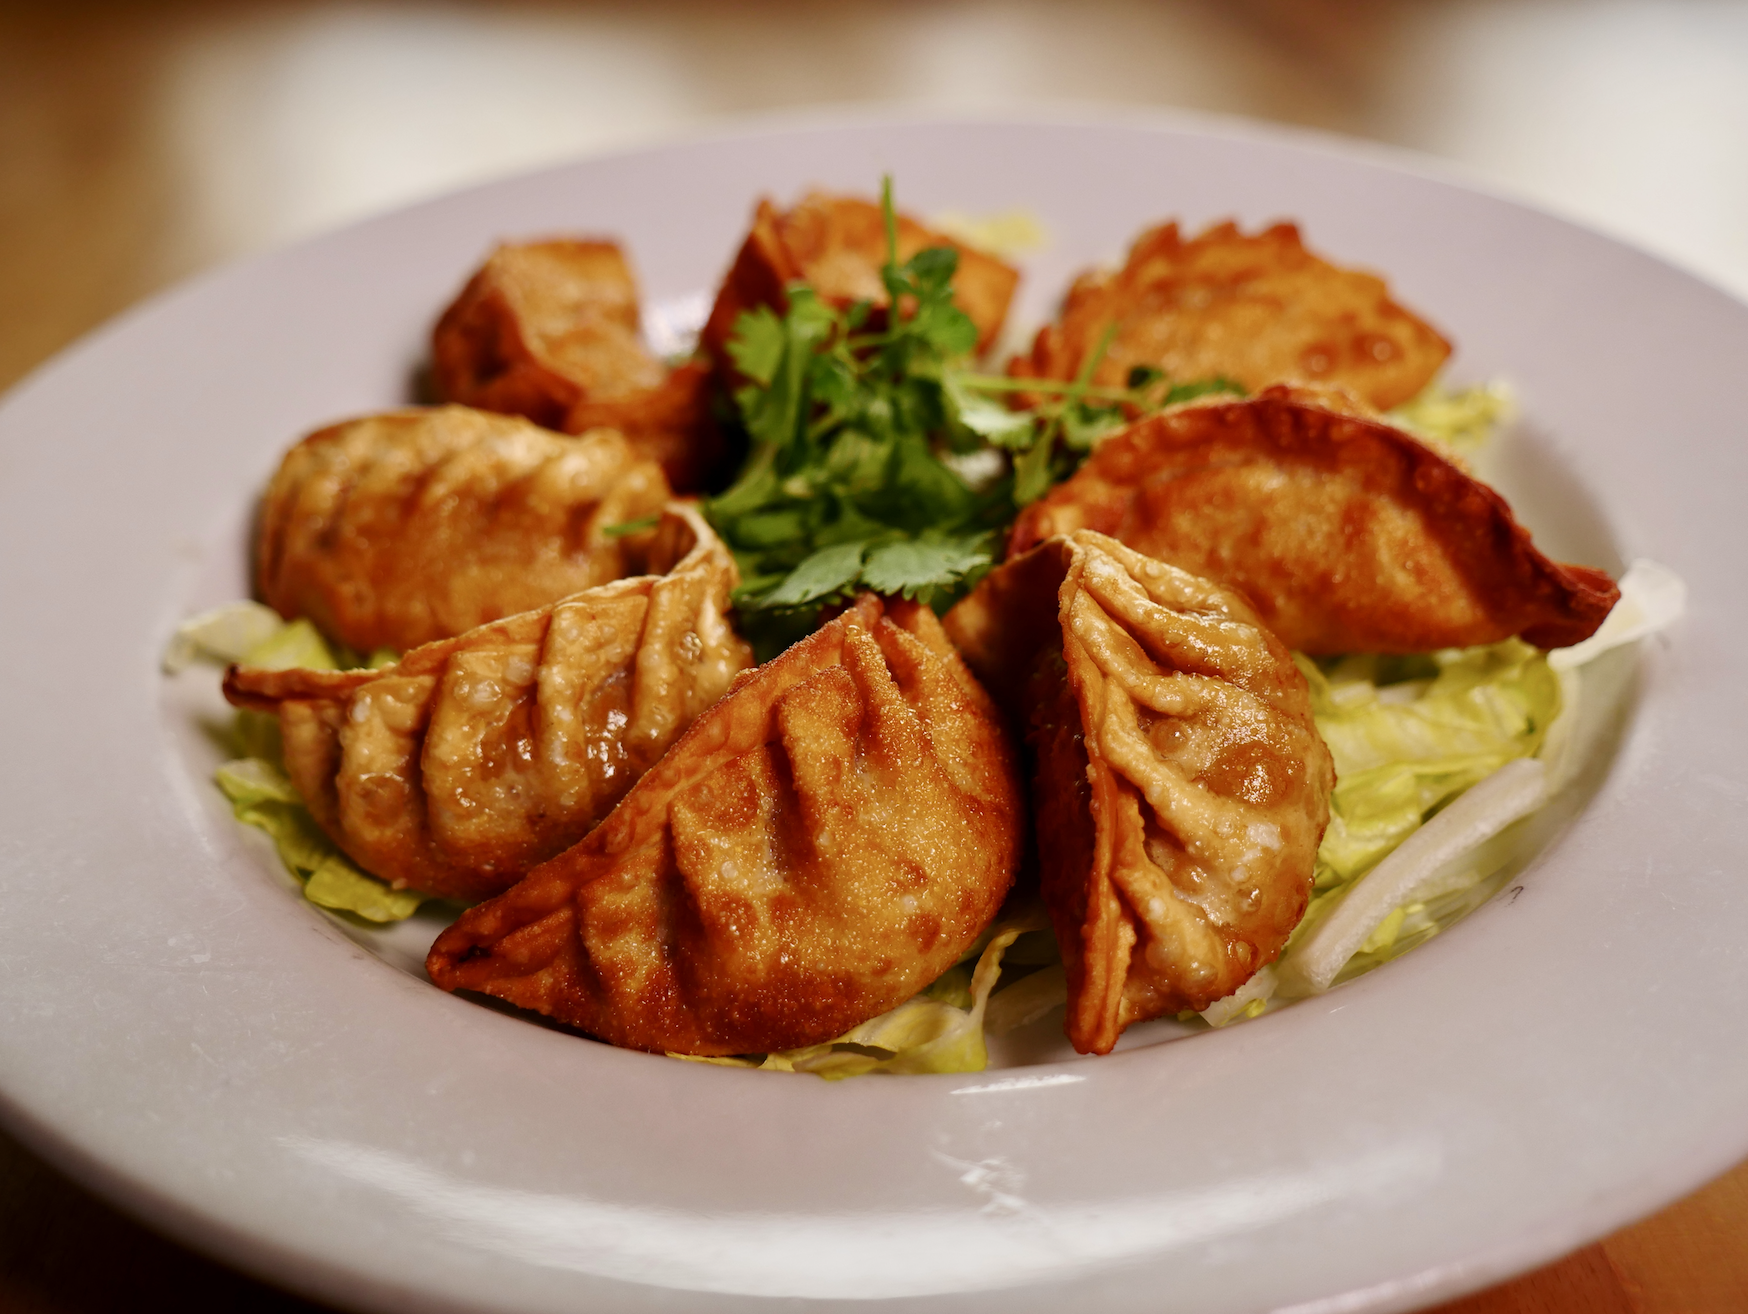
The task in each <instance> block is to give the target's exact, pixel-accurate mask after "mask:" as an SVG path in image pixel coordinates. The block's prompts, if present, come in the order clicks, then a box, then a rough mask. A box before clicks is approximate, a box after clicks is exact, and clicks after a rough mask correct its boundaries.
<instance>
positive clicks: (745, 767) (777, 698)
mask: <svg viewBox="0 0 1748 1314" xmlns="http://www.w3.org/2000/svg"><path fill="white" fill-rule="evenodd" d="M1022 824H1023V821H1022V812H1021V804H1020V793H1019V784H1018V781H1017V779H1016V776H1015V764H1014V753H1013V750H1012V748H1011V746H1010V745H1009V743H1008V740H1007V737H1006V734H1005V732H1004V731H1003V728H1002V725H1001V721H1000V718H999V716H998V714H997V713H996V711H995V708H994V706H993V704H992V703H991V702H990V701H989V698H988V696H987V695H986V694H985V693H984V692H983V690H982V689H981V688H979V687H978V684H977V682H976V680H974V679H973V678H972V677H971V675H970V673H969V672H968V671H967V670H966V669H965V666H964V664H963V663H962V662H961V661H960V660H959V658H958V656H957V655H956V654H955V653H954V651H953V649H952V647H951V645H950V644H948V642H947V640H946V636H945V635H944V634H943V633H942V631H941V627H940V623H939V622H938V621H937V620H936V619H935V617H934V614H933V613H932V612H930V611H929V610H928V609H927V608H925V607H920V606H918V605H917V604H915V603H908V602H898V601H893V602H889V603H887V604H886V605H885V607H884V608H882V605H881V604H880V602H878V601H877V600H876V599H874V598H873V597H872V596H865V597H864V598H863V599H862V600H861V601H860V602H858V603H857V604H856V606H854V607H853V608H851V609H850V610H849V611H847V612H845V613H844V614H843V615H841V616H840V617H838V618H837V619H836V620H834V621H832V622H830V623H829V624H827V625H825V626H823V627H821V628H820V629H819V630H818V631H816V632H815V633H814V634H812V635H811V636H809V637H808V638H806V639H803V640H802V641H801V642H800V643H797V644H796V645H795V646H794V647H792V648H790V649H789V650H788V651H787V652H785V653H784V654H783V655H782V656H780V657H778V658H777V659H776V660H774V661H772V662H769V663H767V664H766V665H764V666H762V667H760V668H759V669H758V670H757V671H756V672H754V673H753V674H751V675H749V676H746V677H743V678H742V680H741V681H739V682H738V683H737V684H736V686H735V689H734V691H733V692H732V693H731V694H730V695H729V696H728V697H727V698H724V699H723V700H722V701H721V702H720V703H718V704H717V705H716V706H715V707H713V708H712V709H711V710H710V711H709V712H707V713H705V714H704V715H703V716H702V717H700V718H699V720H698V721H697V723H696V724H694V725H693V727H692V729H691V730H689V731H688V732H687V733H686V737H685V738H684V739H682V740H681V741H680V742H679V743H678V744H676V745H674V747H673V748H672V749H671V750H670V751H669V753H668V755H667V757H665V758H664V759H663V760H662V761H661V762H659V763H657V764H656V766H655V767H654V768H653V769H652V770H651V771H650V772H649V774H647V775H646V776H644V778H643V779H642V780H641V781H639V782H638V784H637V787H636V788H635V789H633V790H632V791H631V793H629V794H627V795H626V796H625V800H624V801H623V802H622V803H621V804H620V805H619V807H618V808H617V809H616V810H615V811H614V813H613V814H612V815H611V816H610V817H608V818H607V820H606V821H605V822H603V823H602V824H601V826H600V828H599V829H597V830H596V831H594V832H593V833H592V834H591V835H590V836H589V837H588V838H587V839H585V840H584V841H583V842H582V843H581V844H579V845H577V847H576V848H574V849H572V850H570V852H568V853H565V854H563V855H562V856H560V857H558V858H555V859H554V860H553V861H551V862H549V863H547V864H546V865H545V866H543V867H541V868H539V869H538V870H536V871H533V872H530V873H529V875H528V877H527V879H525V880H524V881H523V882H522V883H521V884H520V885H518V886H516V888H515V889H513V890H511V891H510V892H509V893H507V894H504V895H502V896H500V897H499V898H496V899H493V900H492V901H491V902H489V903H486V904H482V905H481V906H479V907H477V908H473V909H471V910H469V911H468V912H467V913H465V914H463V915H462V917H461V920H460V921H458V922H456V924H455V925H454V926H452V927H450V928H449V929H448V930H447V931H445V932H444V933H443V934H442V935H441V936H440V937H438V940H437V943H436V944H435V945H434V946H432V949H431V954H430V957H429V959H428V960H427V962H426V970H427V971H429V972H430V974H431V979H432V980H433V981H435V982H436V983H437V984H438V985H440V986H442V987H443V988H444V989H446V990H457V989H466V990H478V991H483V992H484V993H486V994H490V995H495V996H497V997H498V998H500V999H505V1000H508V1001H509V1002H511V1003H513V1004H517V1005H520V1006H521V1007H523V1008H530V1009H534V1010H537V1011H538V1012H541V1013H545V1014H547V1015H549V1016H551V1017H554V1018H557V1019H558V1020H559V1021H561V1022H567V1023H570V1024H571V1025H573V1026H577V1027H580V1028H582V1029H583V1030H585V1031H587V1032H589V1033H591V1034H592V1035H596V1036H599V1037H601V1038H602V1039H604V1040H609V1041H611V1042H613V1043H614V1044H617V1045H627V1046H631V1047H634V1048H638V1049H652V1050H667V1051H673V1052H678V1053H686V1054H707V1055H709V1054H716V1055H720V1054H741V1053H758V1052H762V1051H767V1050H774V1049H790V1048H794V1047H797V1046H801V1045H810V1044H815V1043H820V1042H824V1041H828V1040H831V1039H833V1038H834V1037H836V1036H839V1035H841V1034H843V1033H844V1032H845V1031H847V1030H848V1029H849V1028H851V1027H853V1026H855V1025H857V1024H859V1023H861V1022H864V1021H866V1020H867V1019H869V1018H871V1017H874V1016H876V1015H877V1014H880V1013H883V1012H885V1011H886V1010H887V1009H890V1008H893V1007H896V1006H897V1005H898V1004H899V1003H901V1002H903V1001H904V1000H905V999H908V998H909V997H910V996H912V995H913V994H915V993H916V992H917V991H918V990H919V989H921V988H922V987H923V986H925V985H927V984H928V983H929V982H930V981H932V980H934V979H935V978H936V977H937V976H939V975H940V974H941V973H942V972H943V971H945V970H946V969H947V968H948V967H950V966H951V965H952V964H953V963H954V962H956V961H957V960H958V959H959V957H960V956H961V955H962V954H963V953H964V952H965V950H966V949H967V948H968V947H969V946H970V945H971V943H972V942H973V941H974V940H975V939H976V937H977V935H978V934H979V933H980V932H981V931H982V930H983V928H984V927H985V926H986V925H987V924H988V923H989V921H990V919H991V918H993V917H994V916H995V913H996V910H997V908H998V907H999V906H1000V904H1001V901H1002V897H1003V896H1004V895H1005V894H1006V893H1007V889H1008V886H1009V884H1010V882H1011V881H1012V880H1013V875H1014V866H1015V863H1016V862H1017V860H1018V857H1019V850H1020V837H1021V827H1022Z"/></svg>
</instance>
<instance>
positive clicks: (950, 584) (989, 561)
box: [862, 534, 995, 598]
mask: <svg viewBox="0 0 1748 1314" xmlns="http://www.w3.org/2000/svg"><path fill="white" fill-rule="evenodd" d="M989 537H990V536H989V535H987V534H973V535H945V536H939V537H937V536H924V537H919V538H913V539H901V540H899V541H898V542H896V543H886V544H883V545H882V546H880V547H877V548H875V549H874V550H873V551H872V552H870V553H869V554H868V561H867V563H866V564H865V565H864V566H863V567H862V582H863V583H864V584H866V585H867V586H868V587H869V588H871V589H873V590H874V591H875V592H876V593H902V594H903V595H904V596H905V597H907V598H915V597H917V596H918V595H919V594H927V593H930V592H932V591H934V590H936V589H952V588H954V587H955V586H956V585H959V584H961V583H962V582H967V581H968V577H969V576H971V575H973V574H975V573H978V572H981V571H982V570H984V569H986V568H987V567H989V566H992V565H994V564H995V554H994V552H993V551H992V549H991V545H990V542H989Z"/></svg>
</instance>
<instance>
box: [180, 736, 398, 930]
mask: <svg viewBox="0 0 1748 1314" xmlns="http://www.w3.org/2000/svg"><path fill="white" fill-rule="evenodd" d="M213 780H214V781H215V782H216V783H217V785H218V787H219V789H220V790H221V791H222V792H223V793H224V796H225V797H226V798H228V799H229V800H230V801H231V811H232V812H233V813H235V814H236V818H237V820H238V821H241V822H243V823H245V824H246V825H250V826H258V827H260V828H261V829H262V830H264V831H266V832H267V834H268V835H270V836H271V837H272V839H273V845H274V847H275V848H277V849H278V850H279V857H280V859H281V860H282V861H283V862H284V863H285V865H286V868H287V869H288V870H289V871H290V872H291V873H292V875H294V876H297V877H299V878H300V879H302V880H303V882H304V887H303V892H304V897H305V898H306V899H308V900H309V901H310V902H311V903H315V904H320V905H321V906H322V907H324V908H332V909H334V910H336V911H338V912H348V913H352V914H354V915H356V916H359V917H362V918H364V919H365V920H366V921H372V922H398V921H402V920H404V919H406V918H408V917H411V916H412V915H413V913H414V912H416V911H417V910H418V907H419V905H420V904H421V903H423V902H424V896H423V895H421V894H415V893H414V892H412V891H411V890H396V889H392V888H390V887H389V886H388V885H387V884H385V883H384V882H382V881H379V880H377V879H376V877H374V876H370V875H367V874H365V873H364V872H362V871H360V870H359V869H358V868H357V867H356V866H354V865H353V863H352V861H351V859H349V858H348V857H347V856H346V855H345V854H343V853H341V852H340V850H339V849H337V848H335V847H334V842H333V841H332V840H330V839H329V838H328V837H327V835H326V834H324V833H323V831H322V828H321V827H320V826H318V825H316V823H315V819H314V818H313V817H311V816H310V813H309V809H308V808H306V807H305V806H304V804H303V799H301V798H300V797H299V796H298V792H297V790H296V789H294V788H292V784H291V781H290V780H288V779H286V776H285V772H283V771H282V770H280V769H279V767H278V766H277V765H275V764H274V763H272V762H269V761H265V760H264V759H262V758H258V757H245V758H241V759H239V760H238V761H235V762H226V763H225V764H224V765H223V766H221V767H220V768H219V769H218V770H217V771H216V772H214V773H213Z"/></svg>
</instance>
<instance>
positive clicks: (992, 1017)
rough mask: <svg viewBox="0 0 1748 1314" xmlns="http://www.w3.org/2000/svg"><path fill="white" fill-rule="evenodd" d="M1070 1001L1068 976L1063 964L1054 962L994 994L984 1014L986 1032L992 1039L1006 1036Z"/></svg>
mask: <svg viewBox="0 0 1748 1314" xmlns="http://www.w3.org/2000/svg"><path fill="white" fill-rule="evenodd" d="M1067 1002H1068V976H1067V974H1066V973H1065V972H1064V971H1063V968H1062V964H1061V963H1052V964H1051V965H1050V966H1049V967H1044V968H1040V969H1039V970H1038V971H1036V972H1033V973H1032V974H1031V975H1030V976H1023V977H1021V978H1020V979H1019V980H1018V981H1016V982H1014V983H1013V984H1012V985H1011V986H1009V987H1008V988H1007V989H1006V990H1003V991H1002V992H1001V993H1000V994H996V995H991V996H990V999H989V1011H988V1012H987V1013H985V1014H984V1029H985V1030H986V1031H988V1032H989V1034H990V1035H992V1036H1001V1035H1006V1034H1007V1033H1008V1032H1010V1031H1012V1030H1013V1029H1014V1028H1015V1027H1023V1026H1025V1025H1026V1024H1027V1023H1028V1022H1036V1021H1037V1020H1038V1019H1039V1018H1041V1017H1043V1016H1044V1014H1046V1013H1048V1012H1049V1011H1050V1010H1051V1009H1053V1008H1061V1007H1062V1006H1063V1005H1064V1004H1066V1003H1067Z"/></svg>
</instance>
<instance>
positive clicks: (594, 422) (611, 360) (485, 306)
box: [432, 239, 726, 492]
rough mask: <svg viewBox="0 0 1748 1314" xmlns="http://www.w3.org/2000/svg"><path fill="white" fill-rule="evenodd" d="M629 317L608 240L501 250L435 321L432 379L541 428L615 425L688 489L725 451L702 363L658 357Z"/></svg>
mask: <svg viewBox="0 0 1748 1314" xmlns="http://www.w3.org/2000/svg"><path fill="white" fill-rule="evenodd" d="M638 321H639V316H638V306H637V281H636V279H635V278H634V277H633V276H632V272H631V265H630V264H629V263H628V262H627V260H626V259H625V254H624V252H623V251H621V250H620V249H619V246H618V244H617V243H614V242H602V241H576V240H564V239H560V240H554V241H549V242H527V243H522V244H519V245H511V246H500V247H499V248H498V249H497V250H496V251H494V252H492V254H491V256H490V257H488V258H487V260H486V262H485V264H484V265H482V266H481V267H480V269H479V270H478V271H477V272H476V273H475V274H474V275H473V277H472V278H471V279H470V280H469V281H468V284H467V286H466V287H465V288H463V289H462V292H461V295H460V296H459V297H457V298H456V300H455V302H454V304H453V305H451V306H450V307H449V309H448V310H446V311H444V312H443V317H442V318H441V319H440V320H438V322H437V328H436V331H435V332H434V333H433V335H432V359H433V380H434V382H435V383H436V386H437V390H438V392H439V393H440V395H441V396H442V397H443V398H444V400H446V401H454V402H462V403H465V404H466V405H468V406H477V407H479V408H481V409H482V410H488V411H502V412H505V413H506V414H510V415H524V416H527V417H528V418H529V419H531V420H533V421H535V422H536V423H538V424H543V425H545V426H547V427H548V428H551V429H562V430H564V431H565V432H567V433H582V432H584V431H585V430H588V429H594V428H601V427H604V428H611V429H618V430H619V431H620V432H621V433H623V434H624V435H625V436H626V438H627V439H629V440H630V442H631V443H632V445H633V446H635V447H636V448H637V449H638V450H639V451H641V452H643V453H644V454H645V455H647V456H649V457H650V458H651V459H653V460H655V461H657V462H659V463H660V464H661V466H662V469H663V470H665V471H666V472H667V476H668V479H669V480H670V481H671V482H672V483H673V485H674V487H675V488H676V489H678V490H680V491H681V492H692V491H694V490H696V489H699V488H702V487H704V486H705V484H706V483H707V482H708V481H709V479H710V477H711V476H712V475H713V474H714V473H716V471H717V467H718V466H719V465H720V463H721V461H722V459H723V456H724V454H725V451H726V446H725V443H724V441H723V438H722V435H721V434H720V433H719V432H718V431H717V428H716V425H715V422H714V421H713V420H712V418H711V414H710V391H709V389H710V378H709V371H708V370H707V369H706V368H705V367H704V366H703V365H701V364H696V363H687V364H683V365H680V366H678V367H676V368H672V369H670V368H669V367H668V366H667V365H665V364H664V363H663V362H661V361H660V360H657V359H656V358H655V357H654V356H653V355H651V354H650V352H649V350H648V348H646V347H645V346H644V344H643V339H642V337H641V336H640V334H639V332H638Z"/></svg>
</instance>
